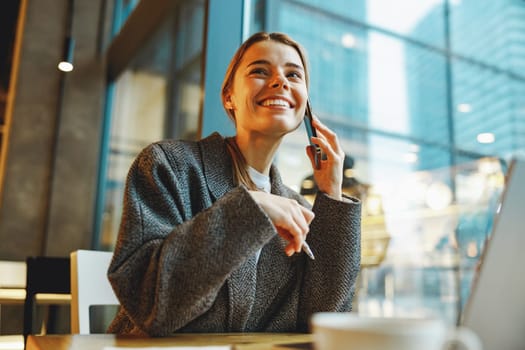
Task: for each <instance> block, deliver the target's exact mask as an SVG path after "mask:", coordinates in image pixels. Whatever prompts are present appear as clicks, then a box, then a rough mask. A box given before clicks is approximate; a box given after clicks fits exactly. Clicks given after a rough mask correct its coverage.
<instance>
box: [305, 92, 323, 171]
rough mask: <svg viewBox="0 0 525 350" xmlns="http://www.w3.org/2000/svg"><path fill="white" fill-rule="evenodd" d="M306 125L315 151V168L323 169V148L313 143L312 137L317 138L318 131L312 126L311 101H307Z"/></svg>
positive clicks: (309, 139)
mask: <svg viewBox="0 0 525 350" xmlns="http://www.w3.org/2000/svg"><path fill="white" fill-rule="evenodd" d="M304 125H305V127H306V133H307V134H308V141H309V142H310V145H312V146H313V147H314V149H315V152H314V163H315V168H316V169H320V168H321V148H320V147H319V146H318V145H316V144H315V143H313V142H312V136H313V137H317V131H316V130H315V128H314V127H313V126H312V108H311V107H310V101H308V100H307V101H306V112H305V115H304Z"/></svg>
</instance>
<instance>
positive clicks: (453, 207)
mask: <svg viewBox="0 0 525 350" xmlns="http://www.w3.org/2000/svg"><path fill="white" fill-rule="evenodd" d="M504 171H505V169H504V168H502V166H501V162H500V160H498V159H496V158H484V159H480V160H478V161H474V162H473V161H470V162H467V163H463V164H461V165H458V166H456V167H453V168H441V169H433V170H425V171H413V172H407V173H405V175H402V176H400V177H397V178H392V179H390V181H389V182H388V183H383V186H382V188H383V191H382V199H383V203H384V206H383V211H384V213H383V215H382V217H383V218H384V223H385V227H386V231H388V233H389V234H390V237H391V238H390V243H389V246H388V252H387V255H386V257H385V259H384V260H383V261H382V263H381V264H380V265H376V266H365V267H364V268H363V269H362V273H361V276H360V287H359V291H358V302H357V308H358V310H359V312H360V313H362V314H366V315H372V316H407V315H409V316H429V315H432V316H437V317H441V318H443V319H445V320H447V321H448V322H450V323H451V324H454V323H455V322H456V320H457V317H458V315H459V313H460V311H461V309H462V307H463V304H464V302H465V300H466V299H467V297H468V295H469V292H470V284H471V281H472V276H473V273H474V270H475V266H476V263H477V261H478V259H479V257H480V254H481V252H482V250H483V247H484V243H485V241H486V239H487V238H488V236H489V234H490V231H491V228H492V217H493V215H494V214H495V212H496V209H497V202H498V198H499V196H500V194H501V192H502V190H503V187H504ZM367 230H368V225H367V221H366V220H365V221H364V223H363V234H364V235H366V232H367Z"/></svg>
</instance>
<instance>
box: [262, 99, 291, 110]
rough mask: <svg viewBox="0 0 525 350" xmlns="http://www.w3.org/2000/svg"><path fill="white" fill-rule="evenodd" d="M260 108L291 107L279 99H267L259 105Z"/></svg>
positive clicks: (288, 103)
mask: <svg viewBox="0 0 525 350" xmlns="http://www.w3.org/2000/svg"><path fill="white" fill-rule="evenodd" d="M259 104H260V105H261V106H264V107H274V106H275V107H286V108H291V107H292V105H291V104H290V102H288V101H286V100H283V99H280V98H269V99H266V100H264V101H262V102H260V103H259Z"/></svg>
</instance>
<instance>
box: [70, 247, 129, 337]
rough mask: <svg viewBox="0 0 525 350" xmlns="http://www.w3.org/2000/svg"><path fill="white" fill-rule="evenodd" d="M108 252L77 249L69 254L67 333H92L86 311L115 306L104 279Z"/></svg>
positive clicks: (116, 300) (109, 259) (113, 298)
mask: <svg viewBox="0 0 525 350" xmlns="http://www.w3.org/2000/svg"><path fill="white" fill-rule="evenodd" d="M112 256H113V253H112V252H105V251H95V250H77V251H74V252H72V253H71V332H72V333H74V334H75V333H78V334H89V333H94V332H93V331H92V329H91V327H90V318H91V313H90V309H92V307H94V306H104V305H113V306H115V305H119V302H118V299H117V297H116V296H115V293H114V292H113V289H112V288H111V284H110V283H109V280H108V278H107V271H108V267H109V263H110V262H111V258H112Z"/></svg>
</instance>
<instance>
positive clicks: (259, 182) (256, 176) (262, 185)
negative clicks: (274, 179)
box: [248, 166, 272, 193]
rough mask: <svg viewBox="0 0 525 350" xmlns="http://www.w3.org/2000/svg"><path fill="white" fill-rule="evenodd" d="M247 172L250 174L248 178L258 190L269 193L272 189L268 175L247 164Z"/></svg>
mask: <svg viewBox="0 0 525 350" xmlns="http://www.w3.org/2000/svg"><path fill="white" fill-rule="evenodd" d="M248 174H249V175H250V178H251V179H252V181H253V183H254V184H255V186H257V188H258V189H259V190H261V191H264V192H267V193H270V191H271V190H272V184H271V183H270V176H267V175H264V174H262V173H260V172H258V171H257V170H255V169H254V168H252V167H251V166H248Z"/></svg>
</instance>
